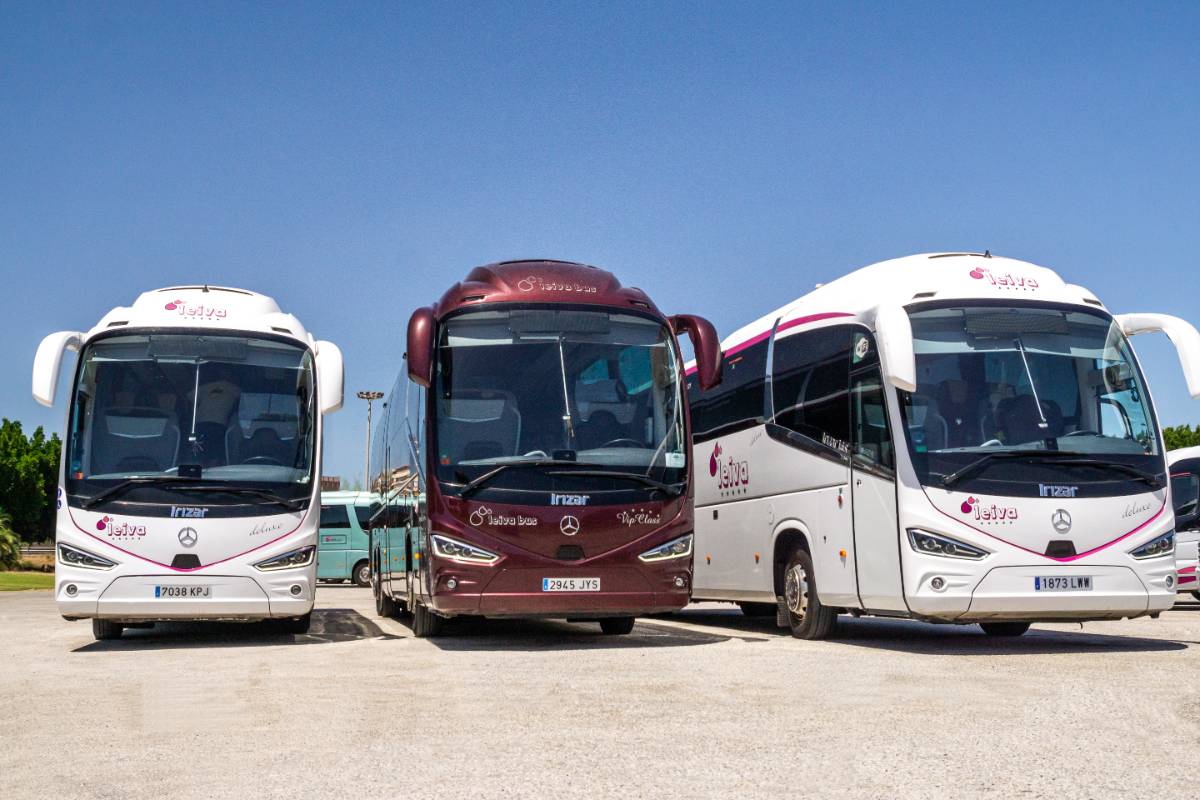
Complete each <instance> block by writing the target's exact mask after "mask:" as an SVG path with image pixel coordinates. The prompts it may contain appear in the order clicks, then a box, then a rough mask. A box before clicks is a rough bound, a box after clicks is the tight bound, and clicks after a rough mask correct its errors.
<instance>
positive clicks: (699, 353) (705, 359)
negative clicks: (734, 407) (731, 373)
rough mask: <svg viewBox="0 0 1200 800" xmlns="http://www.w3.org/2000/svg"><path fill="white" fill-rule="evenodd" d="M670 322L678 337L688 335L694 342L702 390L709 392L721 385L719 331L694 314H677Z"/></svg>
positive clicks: (693, 347) (697, 373)
mask: <svg viewBox="0 0 1200 800" xmlns="http://www.w3.org/2000/svg"><path fill="white" fill-rule="evenodd" d="M670 322H671V330H673V331H675V335H676V336H678V335H679V334H681V333H686V334H687V335H688V338H689V339H691V340H692V350H693V351H694V353H695V356H696V375H697V377H698V378H699V380H700V389H701V390H702V391H707V390H708V389H711V388H713V387H714V386H717V385H718V384H720V383H721V340H720V339H718V338H717V329H716V328H714V327H713V325H712V323H711V322H709V321H708V320H706V319H705V318H704V317H697V316H695V315H694V314H676V315H675V316H673V317H671V318H670Z"/></svg>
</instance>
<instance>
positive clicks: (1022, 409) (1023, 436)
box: [996, 394, 1065, 444]
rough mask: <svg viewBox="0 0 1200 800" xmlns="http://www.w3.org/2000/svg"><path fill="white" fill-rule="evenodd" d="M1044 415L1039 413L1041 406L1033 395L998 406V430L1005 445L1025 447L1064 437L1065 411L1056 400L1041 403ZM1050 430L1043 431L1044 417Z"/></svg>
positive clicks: (1017, 398) (1003, 402)
mask: <svg viewBox="0 0 1200 800" xmlns="http://www.w3.org/2000/svg"><path fill="white" fill-rule="evenodd" d="M1041 409H1042V413H1041V414H1039V413H1038V402H1037V401H1036V400H1034V399H1033V395H1030V394H1019V395H1017V396H1016V397H1010V398H1007V399H1005V400H1001V401H1000V403H999V405H997V406H996V426H997V427H998V428H999V430H1000V434H1001V436H1000V438H1001V439H1002V440H1003V442H1004V443H1005V444H1024V443H1026V442H1037V441H1040V440H1042V439H1053V438H1056V437H1059V436H1062V435H1063V431H1064V430H1065V426H1064V425H1063V415H1062V409H1061V408H1059V405H1058V403H1056V402H1054V401H1053V400H1043V401H1041ZM1043 415H1045V417H1046V426H1045V427H1042V425H1041V422H1042V416H1043Z"/></svg>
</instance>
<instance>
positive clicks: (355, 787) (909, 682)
mask: <svg viewBox="0 0 1200 800" xmlns="http://www.w3.org/2000/svg"><path fill="white" fill-rule="evenodd" d="M318 597H319V599H318V611H317V612H316V614H315V615H314V621H313V629H312V632H311V633H310V634H309V635H306V636H296V637H292V636H283V635H277V634H272V633H270V632H269V631H266V630H264V629H263V628H262V627H261V626H254V625H213V624H188V625H184V624H177V625H169V626H159V627H158V628H156V629H154V630H150V631H128V632H126V634H125V638H124V639H122V640H121V641H118V642H103V643H100V642H94V641H93V640H92V636H91V628H90V625H89V623H87V622H66V621H64V620H63V619H61V618H60V617H59V616H58V614H57V612H56V610H55V607H54V602H53V599H52V598H51V596H50V593H49V592H41V591H39V592H16V593H6V594H4V595H0V635H2V640H0V641H2V642H3V646H2V647H0V653H2V654H3V661H2V662H0V663H2V666H0V720H2V722H0V797H4V798H31V797H37V798H58V797H113V798H143V797H144V798H154V800H181V798H190V797H253V798H259V797H264V798H266V797H280V798H287V799H288V800H296V799H297V798H308V797H313V798H327V797H333V796H338V795H341V796H353V797H364V798H374V797H389V798H404V797H421V798H470V797H514V798H516V797H521V798H524V797H535V798H545V800H559V798H572V797H587V798H595V797H626V798H641V797H646V798H654V799H655V800H662V798H667V797H688V798H691V797H738V798H751V797H771V798H777V797H780V796H788V797H809V796H811V797H872V798H876V797H914V798H922V800H928V798H930V797H934V798H936V797H940V796H952V797H996V798H1007V797H1015V796H1030V797H1035V798H1043V797H1069V798H1071V800H1079V799H1080V798H1089V797H1104V798H1109V797H1147V796H1151V795H1154V796H1158V797H1187V796H1189V795H1190V794H1191V793H1193V792H1194V790H1195V786H1196V780H1195V774H1194V772H1193V769H1192V762H1193V760H1194V758H1193V754H1194V752H1195V749H1194V743H1195V739H1196V735H1197V724H1196V719H1197V715H1198V712H1200V701H1198V697H1197V692H1196V690H1194V689H1192V688H1191V681H1192V679H1193V678H1194V677H1196V676H1197V675H1198V674H1200V647H1197V645H1198V644H1200V604H1196V603H1194V602H1192V601H1191V600H1190V598H1188V599H1187V601H1186V602H1185V601H1183V600H1182V599H1181V603H1180V605H1177V606H1176V608H1175V609H1173V610H1172V611H1170V612H1167V613H1166V614H1164V615H1163V616H1162V618H1160V619H1158V620H1150V619H1144V620H1136V621H1132V622H1129V621H1126V622H1103V623H1088V624H1086V625H1083V626H1080V625H1044V626H1038V627H1037V628H1035V629H1034V630H1033V631H1031V632H1030V633H1029V634H1027V635H1026V636H1024V637H1022V638H1021V639H1016V640H993V639H988V638H986V637H984V636H983V635H982V634H981V633H979V632H978V628H974V627H969V628H954V627H945V626H930V625H922V624H918V623H910V622H898V621H887V620H851V621H849V622H847V623H845V624H844V625H843V627H842V628H841V635H840V637H839V638H838V639H836V640H832V641H827V642H801V641H796V640H794V639H792V638H791V637H789V636H787V635H786V633H785V632H783V631H780V630H777V629H776V628H774V627H773V625H772V624H770V623H771V621H769V620H767V621H764V620H755V619H749V618H746V617H743V616H742V615H741V613H740V612H739V611H737V610H736V609H735V608H734V607H733V606H723V605H719V604H704V605H697V606H694V607H692V608H690V609H688V610H687V611H685V612H683V613H681V614H677V615H674V616H671V617H664V618H656V619H651V620H644V621H641V622H639V624H638V626H637V627H636V628H635V629H634V632H633V634H632V635H630V636H626V637H606V636H602V635H600V633H599V629H598V626H596V625H594V624H582V623H581V624H568V623H559V622H540V621H539V622H514V621H504V622H487V623H475V624H457V625H455V626H453V627H452V628H451V631H450V633H449V635H448V636H446V637H444V638H439V639H431V640H418V639H414V638H412V636H411V634H410V631H409V629H408V627H407V625H406V624H405V623H404V622H403V621H395V620H382V619H379V618H377V617H376V616H375V614H374V612H373V609H372V606H371V603H370V600H371V598H370V595H369V593H368V592H367V591H366V590H362V589H354V588H349V587H341V586H328V587H323V588H322V589H321V590H320V592H319V594H318Z"/></svg>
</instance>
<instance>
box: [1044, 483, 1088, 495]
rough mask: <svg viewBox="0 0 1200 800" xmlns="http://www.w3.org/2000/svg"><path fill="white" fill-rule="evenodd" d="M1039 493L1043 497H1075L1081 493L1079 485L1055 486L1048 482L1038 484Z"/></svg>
mask: <svg viewBox="0 0 1200 800" xmlns="http://www.w3.org/2000/svg"><path fill="white" fill-rule="evenodd" d="M1038 494H1040V495H1041V496H1042V497H1075V496H1076V495H1077V494H1079V487H1078V486H1055V485H1053V484H1048V483H1039V484H1038Z"/></svg>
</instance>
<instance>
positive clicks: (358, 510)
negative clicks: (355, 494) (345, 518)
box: [354, 506, 371, 531]
mask: <svg viewBox="0 0 1200 800" xmlns="http://www.w3.org/2000/svg"><path fill="white" fill-rule="evenodd" d="M354 516H355V517H356V518H357V519H358V527H360V528H362V529H363V530H364V531H365V530H367V529H369V528H370V527H371V507H370V506H355V507H354Z"/></svg>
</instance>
